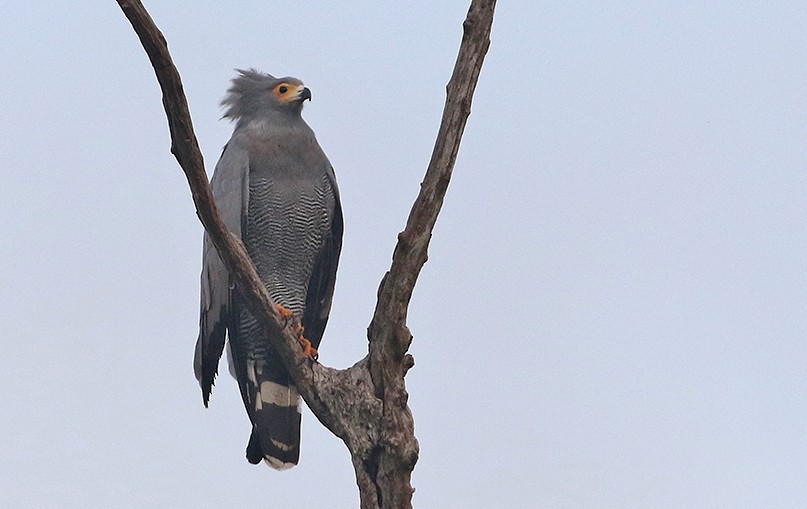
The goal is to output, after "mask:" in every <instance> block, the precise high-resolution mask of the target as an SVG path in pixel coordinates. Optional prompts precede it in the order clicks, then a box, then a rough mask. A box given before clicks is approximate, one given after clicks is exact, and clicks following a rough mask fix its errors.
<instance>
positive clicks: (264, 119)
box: [194, 69, 342, 470]
mask: <svg viewBox="0 0 807 509" xmlns="http://www.w3.org/2000/svg"><path fill="white" fill-rule="evenodd" d="M238 72H239V76H237V77H236V78H235V79H233V81H232V87H230V89H229V90H228V91H227V96H226V97H225V98H224V100H223V101H222V105H223V106H224V107H225V113H224V117H225V118H228V119H231V120H233V121H235V122H236V125H235V130H234V132H233V135H232V137H231V138H230V141H229V142H228V143H227V145H225V147H224V150H223V152H222V154H221V158H220V159H219V162H218V164H217V165H216V170H215V172H214V173H213V178H212V180H211V187H212V189H213V196H214V197H215V200H216V205H217V206H218V208H219V211H220V212H221V214H222V217H223V219H224V222H225V224H226V225H227V228H229V230H230V231H231V232H233V233H234V234H236V235H238V236H239V237H240V238H241V240H242V241H243V242H244V244H245V246H246V248H247V252H248V253H249V255H250V257H251V258H252V261H253V262H254V263H255V266H256V267H257V269H258V274H259V275H260V277H261V280H262V281H263V283H264V284H265V285H266V289H267V290H268V292H269V295H270V296H271V297H272V300H274V301H275V303H276V304H278V305H279V306H280V307H282V310H283V311H284V312H290V313H293V314H294V315H295V316H296V317H297V318H299V319H300V321H301V323H302V325H303V331H304V335H305V337H306V338H307V339H308V340H309V341H310V342H311V346H312V347H313V348H317V347H318V346H319V343H320V341H321V339H322V334H323V332H324V331H325V324H326V323H327V321H328V314H329V312H330V309H331V298H332V296H333V290H334V283H335V281H336V266H337V264H338V261H339V252H340V250H341V247H342V209H341V206H340V203H339V191H338V189H337V186H336V176H335V175H334V171H333V168H332V167H331V163H330V162H329V161H328V158H327V157H326V156H325V154H324V153H323V152H322V149H321V148H320V146H319V144H318V143H317V140H316V137H315V136H314V132H313V131H312V130H311V128H310V127H309V126H308V124H306V123H305V121H304V120H303V118H302V116H301V112H302V109H303V101H305V100H306V99H309V100H310V99H311V92H310V90H309V89H308V88H306V87H305V86H304V85H303V83H302V82H301V81H300V80H298V79H296V78H275V77H273V76H270V75H268V74H263V73H260V72H258V71H256V70H254V69H251V70H248V71H243V70H239V71H238ZM225 336H226V338H227V340H228V341H227V347H228V360H229V365H230V373H231V374H232V375H233V376H234V377H235V378H236V379H237V380H238V387H239V388H240V390H241V397H242V399H243V400H244V406H245V407H246V410H247V414H248V415H249V419H250V421H252V435H251V436H250V439H249V444H248V445H247V459H248V460H249V461H250V463H255V464H257V463H260V461H261V460H262V459H263V460H265V461H266V463H267V464H268V465H270V466H271V467H273V468H276V469H281V470H282V469H286V468H290V467H292V466H294V465H296V464H297V462H298V460H299V457H300V417H301V414H300V412H301V401H300V395H299V394H298V392H297V390H296V389H295V386H294V381H293V380H292V378H291V377H290V376H289V373H288V372H287V370H286V368H285V367H284V366H283V363H282V362H281V360H280V358H279V357H278V355H277V354H276V353H275V351H274V349H273V348H272V346H271V345H270V343H269V339H268V336H267V333H266V332H265V331H264V330H263V329H262V328H261V327H260V326H259V324H258V322H257V321H256V320H255V318H254V317H253V316H252V314H251V313H250V312H249V311H248V310H247V308H246V306H245V304H244V302H243V298H242V297H241V295H240V294H239V292H238V288H237V287H235V285H234V281H233V280H232V278H231V277H230V275H229V273H228V271H227V268H226V267H225V266H224V263H223V262H222V261H221V259H220V258H219V255H218V253H217V252H216V249H215V247H214V246H213V243H212V242H211V240H210V238H209V237H208V235H207V234H205V237H204V244H203V252H202V302H201V315H200V319H199V339H198V341H197V343H196V352H195V356H194V372H195V374H196V379H197V380H198V381H199V384H200V385H201V387H202V397H203V400H204V403H205V406H207V404H208V400H209V398H210V391H211V389H212V386H213V380H214V378H215V376H216V372H217V370H218V363H219V358H220V357H221V354H222V352H223V350H224V346H225Z"/></svg>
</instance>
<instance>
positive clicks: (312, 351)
mask: <svg viewBox="0 0 807 509" xmlns="http://www.w3.org/2000/svg"><path fill="white" fill-rule="evenodd" d="M299 339H300V344H301V345H303V355H305V356H306V357H310V358H311V360H313V361H315V360H317V358H318V357H319V352H317V349H316V348H314V347H313V346H311V341H309V340H307V339H306V338H305V336H303V335H302V334H300V338H299Z"/></svg>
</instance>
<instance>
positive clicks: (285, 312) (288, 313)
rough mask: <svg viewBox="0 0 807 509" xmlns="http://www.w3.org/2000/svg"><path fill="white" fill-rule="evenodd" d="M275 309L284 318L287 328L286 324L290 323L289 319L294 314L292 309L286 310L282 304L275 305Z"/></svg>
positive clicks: (284, 324)
mask: <svg viewBox="0 0 807 509" xmlns="http://www.w3.org/2000/svg"><path fill="white" fill-rule="evenodd" d="M275 309H277V312H278V313H280V316H282V317H283V320H284V323H283V326H284V327H285V326H286V324H288V323H289V319H290V318H291V317H292V315H293V314H294V313H292V312H291V310H290V309H286V308H284V307H283V306H281V305H280V304H275Z"/></svg>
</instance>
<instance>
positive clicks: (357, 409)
mask: <svg viewBox="0 0 807 509" xmlns="http://www.w3.org/2000/svg"><path fill="white" fill-rule="evenodd" d="M117 2H118V5H119V6H120V8H121V9H122V10H123V12H124V14H125V15H126V17H127V18H128V19H129V22H130V23H131V24H132V27H133V28H134V30H135V32H136V33H137V35H138V37H139V38H140V42H141V44H142V45H143V48H144V49H145V51H146V53H147V55H148V57H149V60H150V61H151V65H152V67H153V68H154V72H155V74H156V75H157V80H158V81H159V84H160V88H161V90H162V93H163V106H164V107H165V112H166V116H167V118H168V125H169V129H170V132H171V152H172V153H173V154H174V156H175V157H176V159H177V161H178V162H179V165H180V166H181V167H182V170H183V171H184V172H185V176H186V178H187V179H188V184H189V186H190V188H191V193H192V195H193V201H194V203H195V205H196V212H197V215H198V216H199V219H200V220H201V222H202V224H203V225H204V227H205V229H206V230H207V232H208V234H209V236H210V238H211V239H212V241H213V243H214V244H215V246H216V249H217V250H218V252H219V254H220V256H221V258H222V260H223V261H224V263H225V264H226V265H227V269H228V270H229V271H230V273H231V274H232V275H233V276H234V277H235V280H236V284H237V285H238V287H239V290H240V291H241V292H242V293H243V295H244V296H245V298H246V302H247V305H248V307H249V309H250V311H251V312H252V314H253V315H254V316H255V317H256V318H257V319H258V320H259V321H260V323H261V324H262V325H263V327H265V328H266V330H267V331H269V332H271V334H269V337H270V338H271V339H272V346H273V347H274V348H275V349H276V350H277V351H278V353H279V354H280V355H281V357H282V358H283V361H284V363H285V365H286V367H287V368H288V370H289V372H290V373H291V375H292V377H293V378H294V380H295V382H296V383H297V388H298V390H299V391H300V394H301V395H302V396H303V398H304V399H305V401H306V403H307V404H308V406H309V407H310V408H311V410H312V412H313V413H314V415H316V416H317V418H318V419H319V420H320V422H322V423H323V424H324V425H325V426H326V427H327V428H328V429H330V430H331V431H332V432H333V433H334V434H336V435H337V436H339V437H340V438H341V439H342V440H343V441H344V442H345V444H346V445H347V447H348V449H349V450H350V453H351V456H352V458H353V466H354V469H355V472H356V481H357V484H358V486H359V492H360V498H361V507H362V508H364V509H371V508H372V509H376V508H377V509H381V508H406V507H411V499H412V493H413V491H414V490H413V489H412V487H411V484H410V478H411V473H412V470H413V469H414V466H415V463H416V461H417V458H418V444H417V440H416V439H415V435H414V422H413V419H412V414H411V412H410V410H409V407H408V405H407V399H408V394H407V392H406V385H405V382H404V376H405V375H406V372H407V371H408V369H409V368H410V367H412V365H413V362H414V361H413V359H412V357H411V356H410V355H408V354H407V353H406V352H407V350H408V349H409V345H410V343H411V340H412V336H411V334H410V333H409V329H408V328H407V326H406V315H407V309H408V306H409V300H410V298H411V296H412V291H413V289H414V287H415V283H416V282H417V278H418V275H419V273H420V270H421V268H422V267H423V264H424V263H425V262H426V259H427V250H428V245H429V240H430V239H431V233H432V230H433V228H434V224H435V221H436V220H437V215H438V214H439V212H440V208H441V206H442V203H443V197H444V196H445V193H446V190H447V187H448V183H449V180H450V178H451V172H452V170H453V167H454V162H455V160H456V157H457V153H458V151H459V146H460V141H461V139H462V134H463V131H464V129H465V124H466V121H467V118H468V115H469V114H470V111H471V100H472V98H473V93H474V89H475V87H476V83H477V79H478V77H479V72H480V69H481V67H482V62H483V60H484V57H485V54H486V52H487V49H488V46H489V44H490V29H491V25H492V22H493V11H494V7H495V4H496V1H495V0H473V1H472V3H471V7H470V9H469V11H468V16H467V18H466V20H465V23H464V24H463V38H462V43H461V46H460V51H459V55H458V57H457V62H456V65H455V67H454V72H453V74H452V77H451V80H450V81H449V83H448V86H447V90H446V92H447V94H446V95H447V97H446V104H445V109H444V110H443V119H442V122H441V125H440V130H439V133H438V136H437V141H436V143H435V147H434V151H433V153H432V158H431V161H430V163H429V167H428V170H427V172H426V176H425V178H424V180H423V182H422V184H421V189H420V194H419V195H418V197H417V199H416V201H415V203H414V205H413V207H412V211H411V212H410V215H409V219H408V221H407V225H406V228H405V230H404V231H403V232H401V233H400V234H399V235H398V244H397V246H396V248H395V253H394V255H393V261H392V266H391V268H390V270H389V272H387V274H386V275H385V276H384V278H383V279H382V281H381V285H380V287H379V290H378V302H377V305H376V309H375V313H374V315H373V319H372V322H371V323H370V326H369V327H368V339H369V354H368V356H367V357H365V358H364V359H362V360H360V361H359V362H357V363H356V364H355V365H354V366H352V367H351V368H349V369H346V370H335V369H332V368H328V367H325V366H323V365H321V364H318V363H314V362H311V361H310V360H309V359H308V358H307V357H305V356H304V355H303V351H302V349H301V347H300V345H299V342H298V341H297V337H296V335H295V333H294V332H293V327H292V325H291V324H285V323H284V321H283V319H282V317H281V316H280V315H279V313H278V312H277V310H276V308H275V306H274V305H273V303H272V301H271V299H270V297H269V294H268V292H267V291H266V288H265V287H264V286H263V284H262V283H261V280H260V278H259V277H258V274H257V272H256V270H255V267H254V265H253V264H252V261H251V260H250V258H249V255H248V254H247V252H246V250H245V249H244V246H243V244H242V243H241V241H240V239H238V238H237V237H236V236H234V235H233V234H231V233H230V232H229V231H228V230H227V228H226V227H225V225H224V223H223V221H222V220H221V217H220V215H219V213H218V211H217V209H216V206H215V203H214V200H213V195H212V193H211V191H210V186H209V184H208V179H207V174H206V173H205V169H204V161H203V158H202V154H201V151H200V150H199V146H198V143H197V141H196V136H195V135H194V132H193V126H192V123H191V117H190V112H189V110H188V104H187V100H186V99H185V94H184V92H183V89H182V82H181V80H180V77H179V73H178V72H177V69H176V67H175V66H174V64H173V62H172V60H171V55H170V54H169V52H168V46H167V44H166V42H165V38H164V37H163V35H162V33H161V32H160V31H159V29H158V28H157V26H156V25H155V24H154V21H153V20H152V19H151V17H150V16H149V14H148V12H147V11H146V9H145V8H144V7H143V5H142V4H141V3H140V2H139V1H138V0H117Z"/></svg>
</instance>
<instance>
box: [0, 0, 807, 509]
mask: <svg viewBox="0 0 807 509" xmlns="http://www.w3.org/2000/svg"><path fill="white" fill-rule="evenodd" d="M414 4H416V3H414V2H398V3H396V4H395V5H394V6H393V5H392V4H390V3H382V2H371V1H364V2H352V3H340V4H339V5H336V4H333V3H329V2H315V3H309V4H302V3H295V4H293V5H292V4H288V3H284V4H281V3H278V2H268V3H267V2H243V3H240V4H239V5H238V6H237V7H236V6H234V4H233V3H224V2H175V1H170V2H159V3H158V2H149V3H148V4H147V7H149V8H150V10H151V13H152V16H153V17H154V18H155V20H156V22H157V23H158V25H159V26H160V27H161V29H162V30H163V32H164V33H165V35H166V37H167V39H168V41H169V46H170V48H171V50H172V52H173V55H174V60H175V62H176V64H177V66H178V67H179V70H180V72H181V74H182V77H183V79H184V83H185V90H186V92H187V94H188V98H189V101H190V106H191V110H192V112H193V116H194V122H195V127H196V130H197V135H198V137H199V141H200V144H201V146H202V150H203V151H204V153H205V156H206V161H207V164H208V167H209V168H210V169H211V170H212V167H213V165H214V164H215V161H216V159H217V158H218V155H219V152H220V150H221V147H222V146H223V144H224V143H225V142H226V141H227V139H228V137H229V135H230V132H231V129H232V126H231V125H230V124H229V123H227V122H226V121H221V120H219V117H220V116H221V110H220V108H219V106H218V102H219V100H220V99H221V97H222V96H223V94H224V91H225V89H226V88H227V87H228V81H229V79H230V78H232V77H233V75H234V72H233V68H235V67H256V68H259V69H261V70H264V71H267V72H270V73H272V74H275V75H293V76H297V77H299V78H301V79H303V80H304V81H305V83H306V84H307V85H308V86H309V87H310V88H311V90H312V92H313V96H314V100H313V102H311V103H309V104H307V105H306V110H305V112H304V116H305V118H306V119H307V120H308V122H309V123H310V124H311V125H312V127H313V128H314V130H315V131H316V132H317V134H318V137H319V140H320V143H321V145H322V146H323V148H324V149H325V151H326V153H327V154H328V155H329V157H330V159H331V161H332V162H333V164H334V167H335V168H336V172H337V176H338V178H339V184H340V187H341V192H342V200H343V206H344V213H345V222H346V226H345V247H344V251H343V254H342V262H341V266H340V272H339V278H338V284H337V291H336V297H335V298H336V301H335V305H334V310H333V313H332V318H331V323H330V326H329V328H328V331H327V332H326V336H325V339H324V342H323V346H322V348H321V349H320V353H321V360H322V362H323V363H325V364H328V365H332V366H337V367H346V366H348V365H350V364H352V363H353V362H354V361H356V360H358V359H359V358H360V357H362V356H363V355H364V352H365V350H366V338H365V330H366V327H367V324H368V322H369V319H370V316H371V313H372V310H373V306H374V302H375V292H376V289H377V285H378V282H379V280H380V278H381V276H382V275H383V273H384V271H385V270H386V269H387V267H388V265H389V261H390V255H391V252H392V248H393V246H394V242H395V237H396V234H397V232H398V231H400V230H401V229H402V227H403V224H404V221H405V219H406V215H407V213H408V211H409V207H410V206H411V203H412V200H413V199H414V197H415V195H416V193H417V190H418V184H419V182H420V180H421V178H422V175H423V172H424V170H425V167H426V164H427V162H428V158H429V155H430V152H431V146H432V143H433V139H434V135H435V133H436V130H437V125H438V121H439V118H440V114H441V111H442V103H443V99H444V90H445V88H444V87H445V84H446V82H447V81H448V78H449V75H450V72H451V68H452V66H453V63H454V58H455V56H456V52H457V48H458V45H459V41H460V36H461V23H462V20H463V19H464V16H465V13H466V10H467V2H466V1H465V0H451V1H444V2H439V5H435V6H431V7H423V6H418V5H414ZM0 11H2V12H0V47H2V51H0V66H2V69H3V73H2V74H3V79H2V80H0V96H2V104H3V112H4V118H5V122H4V127H3V128H2V133H0V134H1V135H0V154H2V156H3V161H4V168H5V171H4V172H3V179H2V184H0V232H2V235H3V239H4V240H3V241H2V242H0V262H2V264H3V266H4V270H3V271H2V272H0V324H2V326H3V333H2V345H3V352H2V356H0V359H2V381H0V408H2V411H0V429H2V430H3V431H2V432H3V439H2V440H0V458H2V459H3V465H4V467H3V468H2V473H0V505H4V506H5V505H7V506H9V507H60V508H61V507H65V508H74V507H133V508H147V507H195V508H206V507H209V508H214V507H238V506H243V507H246V506H249V507H335V508H348V507H355V506H356V505H357V503H358V496H357V490H356V487H355V484H354V478H353V471H352V467H351V465H350V461H349V456H348V453H347V450H346V448H345V447H344V446H343V445H342V443H341V442H340V441H339V440H338V439H337V438H335V437H333V436H332V435H331V434H330V433H329V432H328V431H327V430H325V429H324V428H322V427H321V426H320V425H319V423H318V422H317V421H316V419H315V418H313V416H312V415H311V414H310V413H306V414H305V415H304V424H303V445H302V458H301V464H300V465H299V466H298V467H297V468H295V469H293V470H292V471H290V472H285V473H278V472H274V471H271V470H270V469H268V468H266V467H265V466H262V465H261V466H257V467H256V466H252V465H249V464H248V463H247V462H246V460H245V459H244V448H245V446H246V442H247V438H248V434H249V423H248V419H247V417H246V415H245V412H244V410H243V408H242V404H241V401H240V398H239V395H238V391H237V389H236V385H235V383H234V381H233V380H231V379H230V378H229V376H225V375H223V376H221V377H220V378H219V383H218V385H217V386H216V389H215V391H214V393H213V397H212V401H211V408H210V409H207V410H205V409H204V408H203V406H202V402H201V396H200V392H199V389H198V387H197V385H196V381H195V379H194V377H193V370H192V356H193V345H194V342H195V339H196V334H197V320H198V317H197V313H198V292H199V289H198V277H199V270H200V251H201V236H202V228H201V225H200V224H199V222H198V220H197V219H196V216H195V213H194V210H193V205H192V202H191V198H190V194H189V192H188V189H187V185H186V183H185V181H184V177H183V175H182V173H181V171H180V170H179V168H178V166H177V164H176V162H175V161H174V159H173V157H172V156H171V154H170V153H169V144H170V142H169V137H168V132H167V127H166V121H165V118H164V114H163V111H162V105H161V102H160V93H159V89H158V87H157V84H156V80H155V78H154V76H153V72H152V69H151V67H150V66H149V64H148V61H147V59H146V56H145V54H144V52H143V50H142V48H141V47H140V44H139V42H138V41H137V39H136V37H135V35H134V33H133V31H132V30H131V27H130V26H129V24H128V22H127V21H126V20H125V18H124V17H123V14H122V13H121V12H120V10H119V9H118V7H117V4H116V3H115V2H113V1H111V0H108V1H104V2H98V1H95V2H87V1H84V2H75V3H71V4H70V5H69V6H67V5H66V4H64V3H63V2H55V1H44V2H18V3H15V4H13V5H12V4H11V3H8V4H7V5H4V6H3V7H2V8H0ZM805 26H807V4H804V3H803V2H654V3H649V2H599V3H596V5H593V4H591V3H589V2H532V1H509V2H508V1H502V2H500V5H499V7H498V10H497V15H496V22H495V24H494V30H493V43H492V45H491V48H490V52H489V55H488V59H487V61H486V63H485V67H484V68H483V70H482V76H481V79H480V83H479V87H478V90H477V94H476V98H475V101H474V108H473V114H472V115H471V117H470V120H469V124H468V129H467V132H466V136H465V138H464V141H463V145H462V150H461V153H460V156H459V159H458V161H457V166H456V170H455V174H454V180H453V181H452V184H451V187H450V189H449V192H448V196H447V200H446V204H445V208H444V210H443V214H442V215H441V217H440V220H439V221H438V224H437V228H436V231H435V235H434V239H433V242H432V248H431V251H430V259H429V262H428V264H427V265H426V268H425V270H424V271H423V274H422V276H421V279H420V282H419V284H418V287H417V289H416V293H415V297H414V300H413V302H412V306H411V309H410V320H409V325H410V327H411V329H412V332H413V333H414V336H415V339H414V343H413V346H412V353H413V354H414V356H415V359H416V365H415V367H414V369H413V370H412V371H411V372H410V375H409V376H408V378H407V382H408V387H409V390H410V395H411V397H410V404H411V407H412V410H413V412H414V415H415V423H416V432H417V436H418V439H419V440H420V445H421V457H420V461H419V462H418V465H417V468H416V470H415V474H414V478H413V483H414V485H415V487H416V488H417V492H416V493H415V496H414V502H415V505H416V507H419V508H489V507H508V508H533V507H541V508H614V507H619V508H637V509H638V508H647V507H653V508H681V507H698V508H725V507H738V508H742V507H748V508H755V507H777V508H788V507H793V508H796V507H803V506H804V502H805V500H807V487H805V483H804V473H805V472H806V471H807V464H805V463H807V460H805V458H807V433H805V429H806V428H807V426H806V421H807V406H806V405H805V393H807V374H805V365H807V342H806V341H805V336H806V335H807V292H805V288H807V267H806V266H805V263H804V259H805V251H807V221H805V217H807V171H805V169H806V168H805V167H806V166H807V143H805V140H807V115H805V112H807V72H806V71H807V38H805V36H804V27H805ZM223 371H224V370H223Z"/></svg>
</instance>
